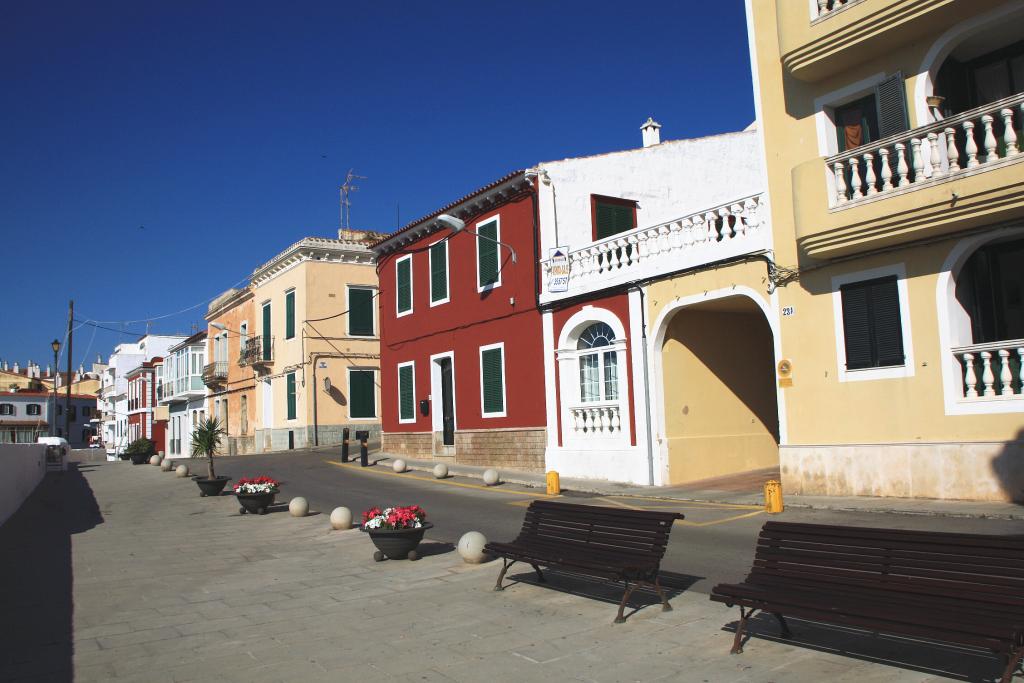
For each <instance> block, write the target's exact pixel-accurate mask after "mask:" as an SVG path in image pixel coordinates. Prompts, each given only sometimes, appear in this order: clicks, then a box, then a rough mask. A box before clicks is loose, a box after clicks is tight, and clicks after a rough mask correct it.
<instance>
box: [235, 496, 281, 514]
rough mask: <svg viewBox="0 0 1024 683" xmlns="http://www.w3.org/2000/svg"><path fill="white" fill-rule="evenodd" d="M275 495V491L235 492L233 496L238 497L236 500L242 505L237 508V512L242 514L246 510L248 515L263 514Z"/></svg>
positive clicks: (271, 503)
mask: <svg viewBox="0 0 1024 683" xmlns="http://www.w3.org/2000/svg"><path fill="white" fill-rule="evenodd" d="M276 495H277V494H276V493H236V494H235V497H237V498H238V502H239V504H240V505H241V506H242V507H240V508H238V512H239V513H240V514H243V515H244V514H245V513H247V512H248V513H249V514H250V515H257V514H259V515H265V514H267V508H268V507H270V506H271V505H273V504H274V497H275V496H276Z"/></svg>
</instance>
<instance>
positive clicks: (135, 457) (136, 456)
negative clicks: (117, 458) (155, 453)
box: [128, 453, 149, 465]
mask: <svg viewBox="0 0 1024 683" xmlns="http://www.w3.org/2000/svg"><path fill="white" fill-rule="evenodd" d="M128 457H130V458H131V459H132V464H133V465H146V464H148V463H149V453H132V454H131V455H130V456H128Z"/></svg>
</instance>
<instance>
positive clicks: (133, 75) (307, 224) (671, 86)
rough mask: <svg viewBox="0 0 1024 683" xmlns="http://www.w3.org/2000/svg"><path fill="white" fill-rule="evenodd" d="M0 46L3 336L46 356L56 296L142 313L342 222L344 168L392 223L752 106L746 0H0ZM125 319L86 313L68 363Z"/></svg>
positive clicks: (724, 119)
mask: <svg viewBox="0 0 1024 683" xmlns="http://www.w3.org/2000/svg"><path fill="white" fill-rule="evenodd" d="M0 61H2V63H3V64H5V65H6V66H5V68H4V69H3V71H2V74H3V75H2V76H0V79H2V80H0V88H2V90H0V91H2V92H3V104H2V105H0V235H2V237H3V243H4V247H5V249H4V251H5V254H6V258H4V259H3V262H4V266H5V267H4V270H5V271H6V272H5V275H6V281H7V283H8V289H7V291H8V295H7V297H6V306H5V311H4V314H3V324H2V326H0V358H5V359H8V360H9V361H10V362H13V361H15V360H17V361H19V362H20V363H22V364H24V363H25V361H26V360H27V359H30V358H31V359H32V360H35V361H37V362H40V363H42V364H43V365H44V366H45V365H46V363H47V362H50V361H52V353H51V352H50V347H49V342H50V340H52V339H53V338H54V337H55V336H62V334H63V329H64V327H65V325H66V322H67V301H68V299H69V298H74V299H75V308H76V317H82V318H83V319H84V318H90V319H93V320H98V321H123V320H140V319H147V318H150V317H154V316H158V315H161V314H165V313H168V312H172V311H178V310H181V309H183V308H186V307H188V306H191V305H193V304H196V303H198V302H202V301H206V300H209V299H211V298H213V297H214V296H216V295H217V294H219V293H220V292H222V291H224V290H225V289H227V288H228V287H230V286H232V285H233V284H235V283H236V282H238V281H239V280H241V279H243V278H244V277H245V276H246V275H248V274H249V273H251V272H252V270H253V268H254V267H255V266H256V265H258V264H259V263H261V262H263V261H265V260H267V259H268V258H270V257H271V256H273V255H274V254H275V253H277V252H278V251H280V250H281V249H283V248H284V247H286V246H287V245H288V244H290V243H292V242H294V241H295V240H297V239H299V238H301V237H303V236H306V235H322V236H333V235H335V234H336V233H335V231H336V230H337V227H338V186H339V185H340V183H341V182H342V180H343V178H344V175H345V172H346V171H347V170H348V169H349V168H354V169H355V170H356V172H357V173H359V174H360V175H364V176H367V179H366V180H363V181H360V183H359V186H360V190H359V191H358V192H357V193H355V194H354V195H353V208H352V224H353V227H357V228H367V229H374V230H385V231H387V230H392V229H394V228H395V226H396V214H397V216H398V219H399V220H401V222H402V223H405V222H407V221H409V220H412V219H414V218H416V217H419V216H422V215H424V214H426V213H429V212H430V211H432V210H433V209H435V208H436V207H438V206H441V205H443V204H446V203H448V202H449V201H451V200H452V199H455V198H457V197H459V196H461V195H463V194H465V193H466V192H468V191H470V190H472V189H474V188H476V187H479V186H481V185H483V184H486V183H487V182H489V181H490V180H493V179H494V178H496V177H498V176H500V175H502V174H504V173H506V172H508V171H510V170H512V169H515V168H523V167H527V166H530V165H532V164H534V163H536V162H538V161H542V160H550V159H558V158H563V157H569V156H577V155H584V154H593V153H598V152H605V151H609V150H616V149H626V148H630V147H637V146H639V145H640V132H639V126H640V124H641V123H642V122H643V121H644V120H645V119H646V118H647V116H649V115H653V116H654V117H655V119H657V120H658V121H659V122H660V123H661V124H662V125H663V128H662V137H663V139H676V138H684V137H696V136H701V135H708V134H713V133H718V132H723V131H729V130H738V129H742V128H743V127H745V126H746V125H748V124H749V123H750V122H751V121H752V120H753V116H754V113H753V95H752V92H751V84H750V66H749V60H748V52H747V41H746V28H745V24H744V15H743V2H742V0H722V1H720V2H714V3H703V2H702V3H696V2H664V3H660V4H659V3H637V4H632V3H622V2H607V3H602V2H586V1H580V2H536V1H533V0H525V1H523V2H518V3H491V2H480V1H479V0H478V1H475V2H471V1H464V2H463V1H458V2H456V1H453V2H445V1H443V0H440V1H437V2H430V3H421V2H364V3H360V2H338V1H337V0H330V1H323V2H299V3H262V2H248V3H241V2H238V3H234V2H175V3H170V2H166V3H153V2H137V1H134V2H102V1H101V2H98V3H82V2H72V1H71V0H63V2H61V1H53V2H37V3H29V2H22V3H8V4H7V5H6V6H5V9H4V12H3V17H2V21H0ZM140 226H141V227H140ZM204 312H205V306H202V307H199V308H196V309H194V310H192V311H189V312H186V313H184V314H181V315H177V316H173V317H170V318H165V319H162V320H158V321H154V322H153V323H152V326H151V329H152V330H153V331H154V332H164V333H175V332H189V331H190V329H191V326H192V324H193V323H196V324H200V325H201V324H203V321H202V315H203V313H204ZM104 324H105V326H108V327H113V328H117V329H125V330H129V331H135V330H145V329H146V324H145V323H133V324H131V325H121V324H107V323H104ZM130 339H131V337H129V336H125V335H122V334H118V333H115V332H110V331H107V330H97V329H96V328H94V327H90V326H85V327H82V328H81V329H79V330H77V331H76V333H75V343H74V361H75V364H76V365H77V364H78V363H79V362H81V361H82V360H83V359H84V357H85V355H86V354H88V359H89V360H90V361H91V360H93V359H95V357H96V354H97V352H98V353H101V354H103V356H104V357H106V355H107V354H109V352H110V351H111V349H112V347H113V345H114V344H115V343H117V342H118V341H122V340H130ZM63 362H64V361H62V364H63Z"/></svg>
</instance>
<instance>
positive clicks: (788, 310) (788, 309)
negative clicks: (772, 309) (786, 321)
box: [782, 306, 796, 318]
mask: <svg viewBox="0 0 1024 683" xmlns="http://www.w3.org/2000/svg"><path fill="white" fill-rule="evenodd" d="M794 313H796V307H795V306H783V307H782V317H783V318H788V317H789V316H791V315H793V314H794Z"/></svg>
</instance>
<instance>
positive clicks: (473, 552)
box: [456, 531, 487, 564]
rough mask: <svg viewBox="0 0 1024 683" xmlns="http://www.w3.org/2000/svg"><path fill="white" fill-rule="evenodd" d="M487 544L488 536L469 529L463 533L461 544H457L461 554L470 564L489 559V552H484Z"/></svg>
mask: <svg viewBox="0 0 1024 683" xmlns="http://www.w3.org/2000/svg"><path fill="white" fill-rule="evenodd" d="M485 545H487V537H486V536H484V535H483V534H482V533H480V532H479V531H467V532H466V533H464V534H462V538H460V539H459V544H458V546H456V547H457V548H458V550H459V555H461V556H462V559H463V560H464V561H465V562H467V563H468V564H480V563H481V562H483V561H484V560H486V559H487V553H485V552H484V546H485Z"/></svg>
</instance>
